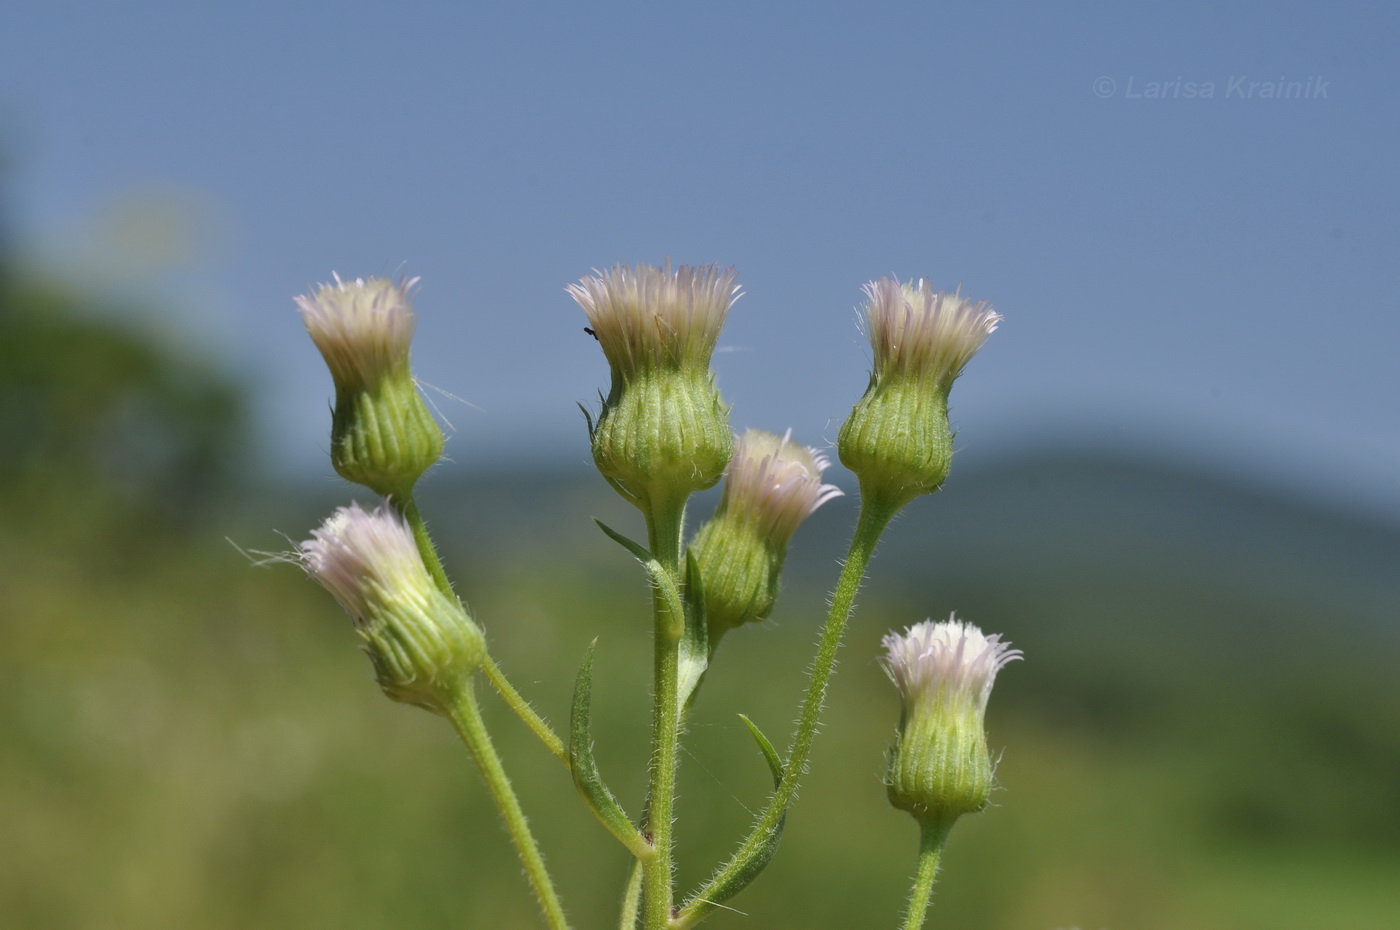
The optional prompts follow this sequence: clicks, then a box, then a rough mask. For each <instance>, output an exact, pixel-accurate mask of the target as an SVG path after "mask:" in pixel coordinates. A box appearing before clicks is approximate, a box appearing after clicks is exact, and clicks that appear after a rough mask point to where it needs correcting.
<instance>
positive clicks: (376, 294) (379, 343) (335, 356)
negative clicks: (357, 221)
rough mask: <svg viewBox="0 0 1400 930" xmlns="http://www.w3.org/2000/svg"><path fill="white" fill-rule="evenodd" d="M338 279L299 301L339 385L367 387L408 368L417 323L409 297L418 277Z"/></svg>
mask: <svg viewBox="0 0 1400 930" xmlns="http://www.w3.org/2000/svg"><path fill="white" fill-rule="evenodd" d="M332 277H333V279H334V280H333V283H331V284H322V285H320V286H319V287H318V288H317V289H316V291H315V292H314V293H311V294H306V295H303V296H300V297H297V298H295V299H296V304H297V309H298V310H300V311H301V318H302V322H304V323H305V324H306V331H307V332H308V333H310V334H311V341H312V342H314V343H316V348H318V349H320V350H321V356H322V357H323V358H324V359H325V360H326V366H327V367H328V368H330V370H331V377H332V378H334V379H335V383H336V387H337V389H342V390H343V389H350V390H354V389H358V388H363V387H365V386H368V385H373V384H376V383H378V382H379V380H380V379H381V378H383V377H384V376H386V375H389V374H400V373H403V372H405V371H406V370H407V368H408V364H409V361H408V350H409V343H410V342H412V341H413V329H414V327H415V325H416V324H417V317H416V316H415V315H414V313H413V304H412V302H411V301H410V299H409V297H410V294H411V292H412V290H413V288H414V287H415V286H416V285H417V284H418V279H417V278H409V279H400V280H399V281H398V282H394V281H390V280H389V279H388V278H369V279H368V280H366V279H365V278H355V279H354V280H353V281H344V280H341V278H340V275H333V276H332Z"/></svg>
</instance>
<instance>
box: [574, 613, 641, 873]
mask: <svg viewBox="0 0 1400 930" xmlns="http://www.w3.org/2000/svg"><path fill="white" fill-rule="evenodd" d="M597 645H598V641H597V640H596V639H595V640H594V641H593V642H592V643H590V644H589V645H588V654H587V655H586V656H585V657H584V660H583V668H581V669H580V670H579V673H578V681H577V682H576V683H575V685H574V705H573V710H572V712H571V713H570V721H569V769H570V771H572V772H573V776H574V786H575V787H577V788H578V791H579V794H581V795H583V800H584V801H585V802H587V804H588V807H589V809H590V810H592V811H593V815H594V816H595V817H597V818H598V820H599V822H601V823H602V824H603V826H605V827H607V828H608V832H610V833H612V835H613V836H615V837H617V838H618V839H619V840H621V841H622V845H624V846H626V847H627V848H628V849H629V850H631V852H632V854H633V855H643V854H645V853H646V851H647V850H648V848H649V847H648V846H647V842H646V840H645V839H644V838H643V837H642V835H641V833H639V832H638V831H637V828H636V826H634V825H633V823H632V821H631V819H630V818H628V816H627V812H626V811H624V810H623V809H622V805H621V804H619V803H618V802H617V798H616V797H614V796H613V793H612V792H611V791H609V790H608V786H607V785H605V784H603V778H602V776H601V775H600V774H599V773H598V763H597V760H595V759H594V758H593V732H592V724H591V722H590V719H589V718H590V711H591V709H592V706H593V650H594V648H595V647H596V646H597Z"/></svg>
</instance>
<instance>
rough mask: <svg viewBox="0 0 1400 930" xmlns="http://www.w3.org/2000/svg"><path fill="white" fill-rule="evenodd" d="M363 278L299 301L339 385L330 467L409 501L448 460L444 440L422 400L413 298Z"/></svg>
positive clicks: (405, 290)
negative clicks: (414, 356)
mask: <svg viewBox="0 0 1400 930" xmlns="http://www.w3.org/2000/svg"><path fill="white" fill-rule="evenodd" d="M417 281H418V279H417V278H413V279H412V280H408V281H400V282H399V283H397V284H395V283H393V282H391V281H389V280H387V279H385V278H371V279H370V280H368V281H365V280H364V279H360V278H357V279H355V280H354V281H348V282H347V281H342V280H340V277H339V276H336V278H335V283H334V284H323V285H321V287H320V288H319V289H318V290H317V291H316V293H315V294H314V295H308V296H303V297H298V298H296V303H297V307H298V308H299V309H300V310H301V316H302V320H303V321H304V322H305V323H306V330H307V332H309V333H310V334H311V340H312V341H313V342H315V343H316V348H318V349H320V350H321V356H322V357H323V358H324V359H325V360H326V365H327V367H329V368H330V370H331V378H332V379H333V380H334V381H335V411H334V413H333V415H332V418H331V461H332V463H333V464H334V465H335V470H336V471H337V472H338V473H339V474H340V476H341V477H343V478H345V479H346V480H347V481H353V482H355V483H356V484H362V485H364V486H366V487H368V488H370V489H371V490H373V491H375V492H376V493H378V494H382V495H384V496H386V497H394V498H396V499H399V500H404V499H406V498H407V497H408V496H409V495H410V494H411V493H412V491H413V485H414V484H415V483H416V482H417V481H418V478H419V477H420V476H421V475H422V474H423V472H425V471H427V470H428V468H429V467H430V466H432V465H433V463H435V462H436V461H437V460H438V458H440V457H441V456H442V449H443V436H442V430H441V429H440V428H439V427H438V424H437V421H436V420H434V419H433V416H432V414H431V413H430V412H429V411H428V406H427V404H425V403H424V402H423V398H422V396H421V395H420V394H419V393H418V386H417V384H416V383H415V382H414V380H413V371H412V369H411V367H410V365H409V360H408V348H409V343H410V341H411V340H412V338H413V328H414V325H415V323H416V317H415V316H414V314H413V307H412V305H411V304H410V302H409V290H410V289H411V288H412V287H413V286H414V285H415V284H416V283H417Z"/></svg>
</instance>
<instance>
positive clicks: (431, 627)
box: [298, 504, 486, 716]
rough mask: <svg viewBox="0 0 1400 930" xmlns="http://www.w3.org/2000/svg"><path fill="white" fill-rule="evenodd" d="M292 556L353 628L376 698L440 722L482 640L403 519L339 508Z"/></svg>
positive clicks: (481, 650) (474, 664) (388, 511)
mask: <svg viewBox="0 0 1400 930" xmlns="http://www.w3.org/2000/svg"><path fill="white" fill-rule="evenodd" d="M298 550H299V554H300V558H301V563H302V566H303V567H304V568H305V569H306V573H307V574H308V575H310V576H311V577H312V578H314V579H315V580H316V581H317V582H319V583H320V584H321V586H322V587H324V588H325V589H326V590H327V591H329V592H330V593H331V594H332V595H333V596H334V597H335V599H336V600H337V601H339V602H340V605H341V606H342V607H344V608H345V611H346V613H348V614H350V617H351V619H352V620H354V623H355V629H356V631H357V632H358V633H359V634H360V638H361V639H363V640H364V647H365V652H366V653H368V654H369V658H370V662H371V663H372V664H373V666H374V674H375V677H376V678H377V679H378V681H379V686H380V687H381V688H382V689H383V690H384V693H385V694H386V695H388V696H389V697H390V698H392V699H393V700H395V701H401V702H403V703H405V704H414V705H417V706H419V707H423V708H426V709H428V710H431V711H433V712H434V713H437V714H442V715H444V716H446V715H447V713H448V711H449V708H450V707H451V705H452V701H453V698H454V696H455V695H458V694H460V693H461V691H462V689H464V688H467V687H469V686H470V678H471V675H472V673H473V672H474V671H476V669H478V668H479V667H480V666H481V665H482V663H483V662H484V661H485V660H486V639H485V636H484V635H483V634H482V632H481V629H480V627H478V626H477V625H476V623H475V622H474V621H473V620H472V619H471V617H469V616H468V615H467V612H466V609H465V608H463V607H462V605H461V603H460V602H458V601H457V600H456V599H455V598H449V597H447V596H446V595H445V594H443V593H442V591H440V590H439V589H438V587H437V585H436V584H434V583H433V579H432V577H431V576H429V574H428V569H427V568H426V567H425V566H424V564H423V558H422V556H421V555H420V554H419V552H418V546H417V544H416V543H415V542H414V539H413V531H412V530H411V529H409V527H408V524H407V523H405V522H404V520H403V518H402V517H400V516H399V515H398V513H397V512H395V511H394V510H393V508H391V507H390V506H389V505H388V504H381V505H380V506H379V507H377V508H375V509H374V510H373V511H370V512H369V513H366V512H365V511H363V510H361V509H360V506H359V505H358V504H351V505H350V506H349V507H341V508H340V509H338V510H337V511H336V512H335V513H334V514H333V515H332V516H331V517H330V519H328V520H327V521H326V522H325V523H324V524H323V525H322V526H321V528H320V529H317V530H313V531H312V533H311V539H308V540H306V541H305V542H303V543H301V545H300V546H299V547H298Z"/></svg>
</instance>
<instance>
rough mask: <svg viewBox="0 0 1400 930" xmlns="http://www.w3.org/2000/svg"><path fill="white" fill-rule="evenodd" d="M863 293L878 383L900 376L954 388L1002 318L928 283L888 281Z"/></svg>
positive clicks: (984, 304)
mask: <svg viewBox="0 0 1400 930" xmlns="http://www.w3.org/2000/svg"><path fill="white" fill-rule="evenodd" d="M864 291H865V294H866V297H867V298H868V300H867V303H866V305H865V313H864V317H865V331H866V335H867V336H869V338H870V346H871V348H872V349H873V350H874V353H875V378H877V379H880V378H885V377H890V376H893V375H896V374H900V375H914V376H917V377H928V378H932V379H934V380H936V381H937V382H939V383H945V384H952V382H953V379H955V378H957V376H958V375H959V374H961V373H962V370H963V368H964V367H966V365H967V363H968V362H969V361H971V360H972V356H974V355H976V354H977V350H978V349H980V348H982V344H983V343H985V342H986V341H987V337H988V336H990V335H991V334H992V333H993V332H995V331H996V328H997V324H998V323H1000V322H1001V319H1002V317H1001V314H1000V313H997V312H996V311H995V310H993V309H992V308H991V307H990V306H989V305H988V304H987V302H986V301H982V302H981V303H976V304H974V303H973V302H972V301H970V300H968V299H966V298H965V297H963V296H962V295H961V294H957V293H953V294H949V293H946V292H944V291H935V290H934V289H933V285H932V284H930V283H929V281H928V279H927V278H920V279H919V280H918V281H907V282H904V283H902V284H901V283H900V282H899V281H897V280H896V279H894V278H890V277H885V278H881V279H880V280H878V281H871V282H870V283H869V284H867V285H865V287H864Z"/></svg>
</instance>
